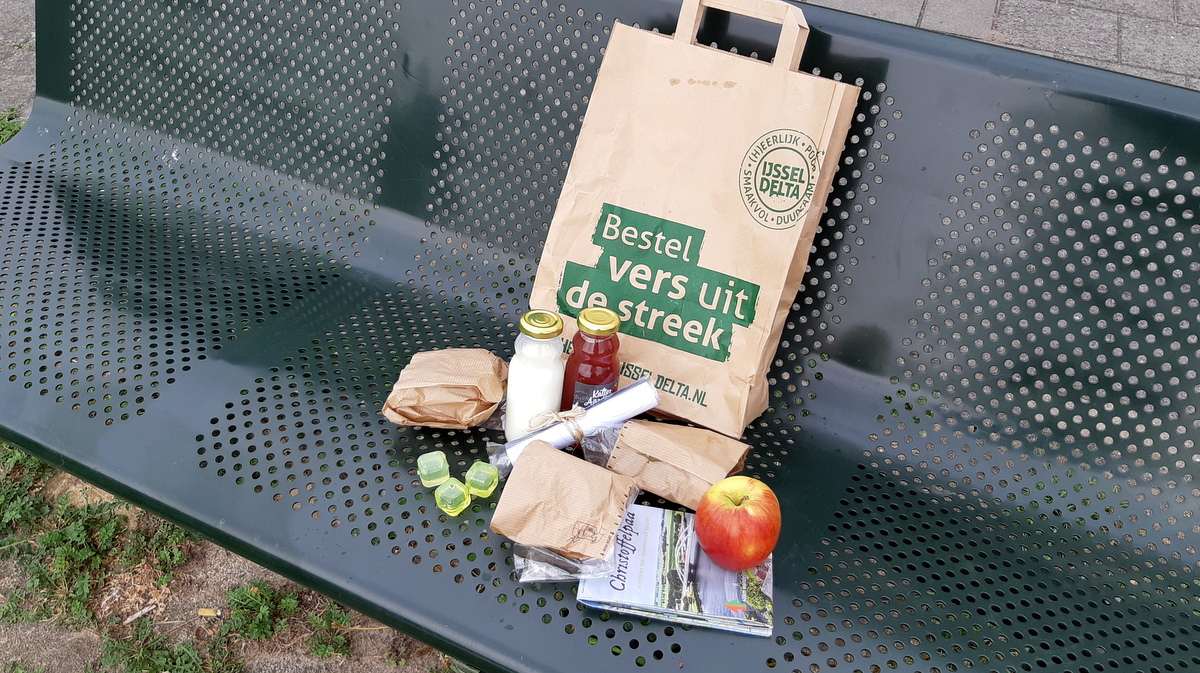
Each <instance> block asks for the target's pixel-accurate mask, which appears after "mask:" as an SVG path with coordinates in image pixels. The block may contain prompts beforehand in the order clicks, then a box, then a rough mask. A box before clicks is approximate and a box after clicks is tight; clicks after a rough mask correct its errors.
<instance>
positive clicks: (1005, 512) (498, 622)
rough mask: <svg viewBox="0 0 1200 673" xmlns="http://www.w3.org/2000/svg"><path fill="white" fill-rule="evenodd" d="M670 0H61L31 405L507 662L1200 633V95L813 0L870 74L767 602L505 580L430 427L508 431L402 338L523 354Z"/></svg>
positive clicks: (35, 416) (861, 661)
mask: <svg viewBox="0 0 1200 673" xmlns="http://www.w3.org/2000/svg"><path fill="white" fill-rule="evenodd" d="M677 7H678V2H677V0H653V1H650V0H622V1H610V2H601V1H599V0H595V1H590V0H570V1H569V2H567V1H566V0H564V2H563V3H562V4H560V3H558V2H554V1H551V2H545V1H540V0H446V1H445V2H402V3H399V4H397V3H395V2H377V1H375V0H329V1H326V2H309V3H291V2H287V3H261V4H260V3H248V2H238V1H236V0H235V1H232V2H223V3H218V2H196V3H181V2H173V1H167V0H149V1H146V0H138V1H136V2H135V1H133V0H71V1H70V2H58V1H55V0H39V1H38V5H37V31H38V34H37V50H38V73H37V87H38V98H37V100H36V104H35V106H34V114H33V117H32V119H31V120H30V122H29V124H28V126H27V128H26V129H25V130H24V131H22V132H21V133H20V134H19V135H18V136H17V138H16V139H15V140H14V141H12V142H11V143H9V144H7V145H5V146H4V147H3V148H0V237H2V240H0V244H2V248H0V250H2V253H0V254H2V255H3V268H2V269H0V297H2V300H3V304H4V313H3V317H2V318H0V322H2V325H3V340H2V342H0V346H2V348H0V374H2V376H0V425H2V426H3V433H4V435H5V436H6V437H8V438H10V439H12V440H14V441H17V442H19V443H20V444H22V445H24V446H26V447H29V448H30V449H32V450H35V451H36V452H38V453H39V454H40V455H41V456H43V457H44V458H46V459H48V460H50V461H51V462H54V463H56V464H59V465H61V466H63V467H65V468H66V469H68V470H70V471H72V472H75V473H77V474H80V475H82V476H83V477H85V478H87V479H89V480H92V481H94V482H96V483H97V484H99V485H100V486H102V487H104V488H106V489H109V490H112V491H115V492H116V493H118V494H120V495H123V496H125V497H127V498H130V499H132V500H134V501H136V502H138V503H141V504H144V505H146V506H148V507H150V508H151V509H153V510H155V511H157V512H160V513H162V514H164V515H166V516H168V517H171V518H173V519H175V520H178V521H180V522H182V523H184V524H186V525H188V526H191V527H193V528H195V529H197V530H198V531H200V532H201V533H203V534H204V535H206V536H209V537H211V538H213V539H214V540H216V541H217V542H219V543H220V544H222V545H226V546H228V547H230V548H232V549H233V550H235V551H237V552H239V553H241V554H244V555H246V556H249V557H251V558H253V559H255V560H257V561H260V562H262V563H264V564H266V565H267V566H269V567H271V568H273V569H275V570H278V571H280V572H282V573H284V574H285V575H288V576H290V577H292V578H295V579H296V580H299V581H301V582H304V583H306V584H309V585H311V586H313V587H315V588H317V589H319V590H321V591H323V592H326V593H328V594H329V595H331V596H333V597H334V598H336V599H338V600H341V601H344V602H346V603H348V604H349V605H352V606H353V607H355V608H358V609H361V610H363V611H365V612H367V613H369V614H371V615H373V616H375V617H378V618H380V619H382V620H383V621H385V622H387V623H389V624H393V625H395V626H397V627H399V628H402V629H405V630H407V631H410V632H412V633H414V634H415V635H417V636H419V637H421V638H423V639H425V640H428V641H429V642H431V643H432V644H434V645H436V646H438V647H441V648H444V649H446V650H448V651H449V652H451V653H453V654H455V655H457V656H459V657H461V658H464V659H466V660H467V661H469V662H472V663H475V664H477V665H481V666H484V667H485V668H494V669H498V670H512V671H533V670H541V671H563V670H571V671H611V670H616V669H620V668H639V667H641V668H644V669H646V670H654V671H677V670H693V671H697V670H702V671H708V670H712V671H752V670H765V669H774V670H783V671H802V672H804V673H817V672H821V671H871V672H876V671H881V670H902V671H929V672H932V671H939V672H942V671H961V670H965V669H973V670H982V671H1030V670H1038V669H1047V670H1063V671H1065V670H1071V671H1081V672H1083V671H1086V672H1089V673H1090V672H1099V671H1135V670H1136V671H1177V670H1178V671H1181V670H1186V669H1189V668H1192V669H1194V668H1195V667H1196V666H1197V665H1200V620H1198V619H1197V615H1198V614H1200V613H1198V612H1197V609H1198V607H1197V606H1198V605H1200V603H1198V601H1200V588H1198V586H1200V585H1198V584H1197V580H1196V574H1197V571H1198V570H1200V557H1198V555H1197V547H1196V545H1197V542H1198V540H1200V527H1198V526H1200V521H1197V518H1196V511H1197V502H1198V499H1200V490H1198V488H1200V487H1198V485H1197V483H1196V480H1195V478H1196V476H1197V474H1198V473H1200V449H1198V448H1197V446H1196V440H1197V438H1198V437H1200V414H1198V412H1197V406H1196V405H1197V399H1198V396H1197V368H1198V365H1197V348H1198V346H1197V338H1198V337H1197V333H1198V330H1197V324H1196V323H1197V313H1198V311H1197V306H1198V300H1200V291H1198V289H1197V287H1196V283H1197V273H1198V270H1200V269H1198V267H1200V259H1198V257H1197V255H1198V254H1200V223H1198V222H1197V218H1196V209H1197V204H1198V201H1200V200H1198V197H1200V181H1198V180H1197V175H1196V170H1197V169H1196V166H1197V163H1198V162H1200V123H1198V117H1200V94H1196V93H1193V92H1189V91H1185V90H1182V89H1176V88H1172V87H1168V86H1164V85H1159V84H1154V83H1151V82H1147V81H1142V80H1137V79H1133V78H1130V77H1126V76H1122V75H1117V74H1112V73H1107V72H1101V71H1098V70H1093V69H1089V68H1086V67H1081V66H1076V65H1070V64H1065V63H1061V62H1057V61H1053V60H1049V59H1045V58H1041V57H1037V56H1031V55H1026V54H1020V53H1016V52H1011V51H1006V50H1003V49H999V48H994V47H989V46H984V45H980V44H975V43H971V42H967V41H962V40H957V39H952V38H948V37H942V36H937V35H934V34H931V33H926V32H921V31H918V30H912V29H908V28H903V27H898V26H894V25H890V24H884V23H880V22H876V21H872V20H868V19H863V18H858V17H852V16H849V15H844V14H839V13H836V12H831V11H827V10H823V9H820V8H817V7H806V12H807V16H808V18H809V21H810V23H811V24H812V26H813V31H814V34H813V37H812V39H811V40H810V43H809V48H808V52H807V55H806V59H805V64H804V67H805V68H806V69H808V70H812V71H819V72H820V74H822V75H825V76H829V77H840V78H842V79H845V80H849V81H855V82H858V83H860V84H861V85H862V87H863V89H862V90H863V93H862V100H861V101H860V104H859V111H858V116H857V121H856V123H855V125H854V128H853V130H852V131H851V136H850V140H849V144H848V146H847V148H846V152H845V157H844V161H843V162H842V165H841V169H840V171H839V173H838V175H837V179H836V182H835V192H834V194H833V195H832V197H831V198H830V200H829V202H828V216H827V217H826V218H825V220H824V224H823V225H822V229H821V231H820V233H819V235H818V236H817V241H816V245H815V250H814V254H813V256H812V259H811V269H810V271H809V273H808V276H807V280H806V282H805V287H804V290H803V291H802V292H801V294H800V295H799V296H797V298H796V302H795V306H794V307H793V311H792V314H791V316H790V318H789V320H788V323H787V329H786V333H785V335H784V338H783V343H782V344H781V346H780V349H779V353H778V356H777V357H776V360H775V364H774V367H773V369H772V373H771V390H772V404H771V409H770V411H769V412H768V413H767V414H766V415H765V416H763V417H762V418H761V419H760V420H759V421H758V422H756V423H755V424H754V425H753V427H752V428H751V429H750V430H749V432H748V434H747V438H748V441H749V442H751V443H752V444H753V445H754V447H755V450H754V453H753V455H752V457H751V460H750V463H749V466H748V471H749V473H750V474H753V475H755V476H758V477H761V478H763V479H765V480H767V481H768V482H770V483H771V484H773V485H774V487H775V489H776V491H777V492H778V493H779V495H780V498H781V500H782V503H783V506H784V510H785V528H784V533H783V539H782V541H781V543H780V546H779V548H778V550H777V552H776V557H775V558H776V565H775V568H776V574H775V586H774V593H775V624H776V625H775V634H774V636H773V637H771V638H754V637H739V636H735V635H730V634H725V633H721V632H715V631H708V630H700V629H685V628H681V627H678V626H675V627H673V626H670V625H668V624H665V623H660V622H642V621H639V620H637V619H627V618H624V617H622V616H619V615H608V614H602V613H599V612H596V611H593V610H590V609H586V608H582V607H581V606H579V605H577V604H576V602H575V600H574V594H573V590H572V589H571V588H570V587H567V586H524V587H522V586H518V585H517V584H516V583H515V582H514V581H513V580H512V579H511V577H510V572H511V566H510V563H511V561H510V553H509V551H508V549H507V547H506V545H505V544H504V543H502V541H501V540H500V539H497V538H496V537H495V536H493V535H491V534H489V532H488V529H487V522H488V517H489V513H490V507H491V506H492V505H491V502H494V501H491V502H484V503H482V504H477V505H475V506H474V507H473V508H472V511H471V512H469V513H468V514H467V515H466V516H463V517H461V518H458V519H449V518H446V517H445V516H442V515H441V514H440V513H439V512H438V511H437V510H436V508H434V506H433V503H432V499H431V497H430V494H429V493H427V492H426V491H425V489H423V488H421V487H420V486H419V485H418V483H417V482H416V477H415V475H414V463H415V457H416V456H417V455H418V454H419V453H421V452H423V451H427V450H430V449H432V448H440V449H443V450H446V451H447V452H449V454H450V455H451V456H452V457H453V460H455V461H457V462H458V463H459V464H460V465H466V464H468V463H469V461H471V460H472V459H474V458H476V457H479V456H481V455H482V453H483V447H484V443H485V441H486V437H487V436H486V435H485V434H484V433H483V432H449V431H435V430H399V429H397V428H394V427H390V426H389V425H388V424H387V423H386V422H385V421H384V420H383V419H382V418H381V417H380V416H379V414H378V409H379V407H380V405H381V402H382V400H383V399H384V397H385V396H386V393H387V391H388V389H389V387H390V385H391V383H392V380H393V377H394V376H395V374H396V373H397V371H398V370H399V368H400V367H401V366H402V365H403V364H404V363H405V362H406V361H407V359H408V357H409V356H410V354H412V353H413V352H415V351H418V350H425V349H431V348H437V347H446V346H474V345H483V346H487V347H491V348H493V349H494V350H496V351H497V352H500V353H504V354H507V353H508V349H509V348H510V343H511V338H512V334H513V323H514V319H515V317H516V316H517V315H518V312H519V311H520V310H521V309H522V308H523V306H524V302H525V299H526V296H527V293H528V291H529V287H530V284H531V281H532V277H533V273H534V269H535V265H536V262H537V259H538V255H539V249H540V245H541V241H542V240H543V238H544V236H545V234H546V228H547V223H548V221H549V219H550V215H551V212H552V209H553V206H554V202H555V198H556V195H557V193H558V190H559V187H560V184H561V182H562V179H563V175H564V172H565V169H566V166H567V162H568V160H569V158H570V155H571V149H572V142H573V140H574V138H575V137H576V134H577V132H578V129H579V122H580V119H581V116H582V114H583V112H584V109H585V107H586V104H587V96H588V92H589V90H590V87H591V86H592V82H593V76H594V74H595V72H596V68H597V67H598V64H599V62H600V59H601V55H602V52H603V48H604V45H605V44H606V40H607V37H608V32H609V28H610V26H611V23H612V21H613V20H614V19H620V20H622V21H625V22H628V23H634V22H638V23H640V25H642V26H643V27H655V28H660V29H662V30H663V31H664V32H669V31H670V30H672V29H673V26H674V21H675V11H676V9H677ZM704 35H707V37H706V38H704V39H706V40H715V41H718V42H719V43H720V45H721V46H723V47H729V46H735V45H736V46H737V47H738V48H739V50H740V52H741V53H746V51H747V50H751V49H757V50H759V51H761V52H762V55H766V54H767V52H768V51H769V50H770V48H769V47H768V45H770V44H773V43H774V36H773V35H771V34H770V31H769V30H768V29H767V28H766V27H765V26H764V27H760V26H758V25H757V24H750V23H746V24H742V23H738V22H734V23H732V24H731V25H729V26H723V25H721V23H720V18H719V17H718V18H717V19H716V20H715V21H712V22H710V25H709V26H708V27H707V28H706V29H705V31H704ZM702 37H703V35H702ZM713 132H714V133H719V132H720V130H719V129H714V130H713ZM698 141H702V139H698Z"/></svg>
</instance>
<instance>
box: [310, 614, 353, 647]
mask: <svg viewBox="0 0 1200 673" xmlns="http://www.w3.org/2000/svg"><path fill="white" fill-rule="evenodd" d="M308 625H309V626H310V627H312V635H310V636H309V637H308V651H309V653H310V654H312V655H313V656H314V657H332V656H343V657H345V656H349V655H350V638H349V630H348V629H349V628H350V613H348V612H346V611H345V610H343V609H342V608H341V607H340V606H337V605H328V606H326V607H325V609H323V610H321V611H319V612H316V613H313V614H310V615H309V616H308Z"/></svg>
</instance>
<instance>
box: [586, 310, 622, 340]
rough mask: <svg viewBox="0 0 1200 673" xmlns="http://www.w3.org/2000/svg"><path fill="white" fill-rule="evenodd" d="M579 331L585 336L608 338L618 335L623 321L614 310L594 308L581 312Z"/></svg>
mask: <svg viewBox="0 0 1200 673" xmlns="http://www.w3.org/2000/svg"><path fill="white" fill-rule="evenodd" d="M578 322H579V329H580V331H582V332H583V333H584V334H590V335H592V336H608V335H609V334H616V333H617V330H618V329H620V327H621V319H620V318H618V317H617V314H616V312H615V311H613V310H612V309H608V308H600V307H598V306H593V307H591V308H585V309H583V310H582V311H580V312H579V321H578Z"/></svg>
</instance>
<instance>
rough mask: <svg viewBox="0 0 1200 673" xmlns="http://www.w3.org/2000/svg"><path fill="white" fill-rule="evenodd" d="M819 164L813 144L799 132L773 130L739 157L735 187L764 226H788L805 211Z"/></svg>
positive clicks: (819, 156)
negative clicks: (739, 170)
mask: <svg viewBox="0 0 1200 673" xmlns="http://www.w3.org/2000/svg"><path fill="white" fill-rule="evenodd" d="M820 166H821V152H820V151H819V150H818V149H817V145H816V143H814V142H813V140H812V138H809V137H808V136H807V135H805V134H804V133H801V132H800V131H793V130H791V129H776V130H774V131H768V132H767V133H764V134H763V135H762V136H760V137H759V139H758V140H755V141H754V144H753V145H751V146H750V149H749V150H748V151H747V152H746V156H745V158H744V159H742V169H741V172H740V173H739V174H738V188H739V191H740V192H741V193H742V202H743V203H745V204H746V210H748V211H749V212H750V216H751V217H753V218H754V221H755V222H758V223H759V224H761V225H762V226H764V227H767V228H768V229H789V228H791V227H794V226H796V224H797V223H799V222H800V221H801V220H803V219H804V216H805V215H806V214H807V213H808V207H809V205H811V204H812V198H813V192H814V191H815V189H816V184H817V172H818V170H820Z"/></svg>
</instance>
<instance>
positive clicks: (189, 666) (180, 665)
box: [100, 617, 243, 673]
mask: <svg viewBox="0 0 1200 673" xmlns="http://www.w3.org/2000/svg"><path fill="white" fill-rule="evenodd" d="M100 663H102V664H103V665H104V666H106V667H109V668H113V669H116V670H119V671H124V672H125V673H159V672H160V671H170V673H241V671H242V670H243V666H242V664H241V662H240V661H238V660H237V659H236V658H234V657H233V656H232V654H231V653H230V652H229V647H228V645H227V643H226V642H225V641H224V639H223V638H218V639H217V640H215V641H213V642H212V643H210V644H209V645H208V646H207V647H204V648H200V647H197V646H196V644H195V643H192V642H185V643H171V642H170V641H168V640H167V639H166V638H165V637H164V636H161V635H159V634H157V633H155V632H154V624H153V623H152V622H151V621H150V620H149V619H147V618H144V617H143V618H142V619H139V620H138V621H137V622H135V623H134V626H133V629H132V630H131V631H130V634H129V636H128V637H127V638H123V639H120V640H117V639H114V638H111V637H107V636H106V637H105V638H104V651H103V654H102V655H101V657H100Z"/></svg>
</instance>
